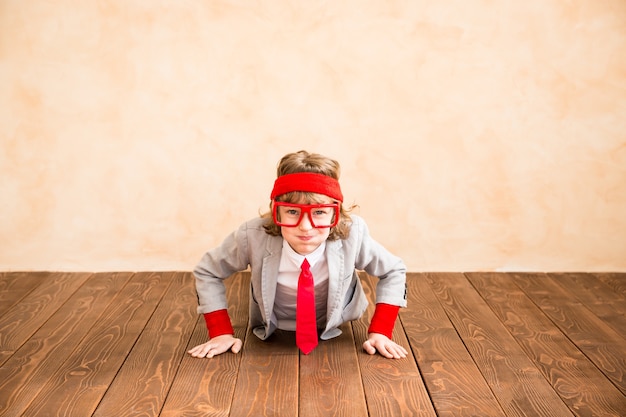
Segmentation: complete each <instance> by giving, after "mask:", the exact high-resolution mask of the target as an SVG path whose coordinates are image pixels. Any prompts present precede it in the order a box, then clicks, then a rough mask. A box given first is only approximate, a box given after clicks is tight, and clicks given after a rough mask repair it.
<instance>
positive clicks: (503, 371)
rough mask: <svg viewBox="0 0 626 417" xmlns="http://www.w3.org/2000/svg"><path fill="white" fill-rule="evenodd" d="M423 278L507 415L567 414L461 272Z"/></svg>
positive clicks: (537, 371) (567, 411)
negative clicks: (429, 285)
mask: <svg viewBox="0 0 626 417" xmlns="http://www.w3.org/2000/svg"><path fill="white" fill-rule="evenodd" d="M426 277H427V280H428V281H429V283H430V284H431V287H432V288H433V291H434V292H435V294H436V295H437V297H438V298H439V300H440V302H441V304H442V305H443V307H444V309H445V310H446V313H447V315H448V317H450V321H451V322H452V323H453V325H454V327H455V329H456V330H457V332H458V333H459V335H460V336H461V338H462V339H463V342H464V344H465V346H466V347H467V350H468V352H469V353H470V354H471V355H472V358H473V359H474V361H475V362H476V364H477V365H478V367H479V368H480V371H481V373H482V374H483V376H484V377H485V380H486V381H487V383H488V384H489V386H490V388H491V390H492V392H493V393H494V395H495V396H496V398H497V399H498V402H499V403H500V404H501V406H502V408H503V409H504V411H505V412H506V414H507V415H510V416H530V415H541V416H554V417H557V416H558V417H563V416H567V415H571V412H570V411H569V410H568V408H567V407H566V406H565V404H564V403H563V402H562V401H561V399H560V398H559V396H558V395H557V394H556V392H555V391H554V389H553V388H552V387H551V386H550V385H549V384H548V383H547V381H546V380H545V378H544V377H543V375H542V374H541V373H540V372H539V370H538V369H537V368H536V367H535V366H534V364H533V363H532V362H531V361H530V360H529V358H528V357H527V356H526V355H525V353H524V352H523V351H522V350H521V349H520V347H519V345H518V344H517V342H516V341H515V339H513V338H512V336H511V335H510V333H509V332H508V331H507V330H506V328H505V327H504V326H503V324H502V323H501V322H500V321H499V320H498V319H497V317H496V316H495V315H494V314H493V312H492V311H491V309H490V308H489V307H488V306H487V305H486V304H485V302H484V300H483V299H482V298H481V297H480V296H479V295H478V293H477V292H476V291H475V290H474V288H473V287H472V286H471V284H470V283H469V282H468V281H467V279H466V278H465V276H464V275H463V274H460V273H457V274H427V275H426Z"/></svg>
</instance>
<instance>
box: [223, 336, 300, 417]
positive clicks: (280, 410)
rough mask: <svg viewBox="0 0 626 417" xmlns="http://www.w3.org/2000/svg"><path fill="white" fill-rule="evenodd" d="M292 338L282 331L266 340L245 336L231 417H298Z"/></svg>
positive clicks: (295, 353) (296, 357)
mask: <svg viewBox="0 0 626 417" xmlns="http://www.w3.org/2000/svg"><path fill="white" fill-rule="evenodd" d="M295 339H296V338H295V333H294V332H284V331H281V330H277V331H276V332H275V333H274V334H272V336H270V337H269V339H268V340H266V341H262V340H260V339H259V338H258V337H256V336H255V335H253V334H252V333H251V332H249V333H248V336H247V337H246V341H245V343H244V346H243V350H242V353H241V355H242V358H241V364H240V366H239V375H238V377H237V384H236V386H235V394H234V396H233V404H232V408H231V411H230V416H231V417H240V416H248V417H262V416H297V415H298V395H299V393H298V386H299V380H298V369H299V366H298V365H299V351H298V348H297V347H296V340H295Z"/></svg>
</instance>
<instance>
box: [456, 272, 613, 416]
mask: <svg viewBox="0 0 626 417" xmlns="http://www.w3.org/2000/svg"><path fill="white" fill-rule="evenodd" d="M466 275H467V277H468V279H469V280H470V282H471V283H472V284H473V286H474V288H476V289H477V291H478V292H479V293H480V295H481V296H482V297H483V299H484V300H485V301H486V302H487V304H488V305H489V307H490V308H491V309H492V311H493V312H494V314H496V316H498V318H499V319H500V321H501V322H502V323H503V324H504V325H505V326H506V327H507V329H508V330H509V332H510V333H511V334H512V335H513V337H514V338H515V339H516V340H517V342H518V344H519V345H520V346H521V347H522V349H523V350H524V352H525V353H526V355H527V356H528V357H529V358H530V359H531V360H532V361H533V363H534V364H535V366H537V369H539V370H541V372H542V373H543V375H544V377H545V378H546V379H547V380H548V381H549V382H550V385H552V387H553V388H554V389H555V391H556V392H557V393H558V394H559V396H560V397H561V398H562V399H563V401H564V402H565V403H566V404H567V405H568V407H569V408H570V410H571V411H572V413H573V414H574V415H577V416H607V417H608V416H613V417H620V416H624V415H626V397H625V396H624V395H623V394H622V393H621V392H620V391H619V390H618V389H617V388H615V386H613V385H612V384H611V383H610V382H609V381H608V380H607V379H606V378H605V377H604V375H603V374H602V373H601V372H600V371H599V370H598V368H596V367H595V365H594V364H593V363H591V361H589V359H588V358H587V357H586V356H585V355H583V354H582V352H580V350H578V348H577V347H576V346H575V345H574V344H573V343H572V342H571V341H570V340H569V339H568V338H567V337H566V336H565V335H564V334H563V333H561V332H560V331H555V329H554V324H553V323H552V321H550V319H549V318H547V317H546V316H545V315H544V314H543V312H542V311H541V310H540V309H539V308H538V307H537V306H536V305H535V304H534V303H533V302H532V301H531V300H530V299H529V298H528V297H527V296H526V294H525V293H524V292H523V291H522V290H521V289H520V288H519V287H518V286H517V285H515V283H514V282H513V281H512V280H511V279H510V276H509V274H498V273H472V274H466ZM567 275H569V274H567Z"/></svg>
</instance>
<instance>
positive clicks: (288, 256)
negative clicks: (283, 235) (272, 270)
mask: <svg viewBox="0 0 626 417" xmlns="http://www.w3.org/2000/svg"><path fill="white" fill-rule="evenodd" d="M325 249H326V242H323V243H322V244H321V245H320V246H319V247H318V248H317V249H315V250H314V251H313V252H312V253H310V254H308V255H306V256H302V255H300V254H299V253H297V252H296V251H294V250H293V249H292V248H291V246H289V243H287V241H286V240H283V249H282V254H281V257H280V266H279V267H278V277H277V278H278V285H277V286H276V298H275V301H274V316H275V319H276V322H277V323H278V328H279V329H282V330H289V331H295V330H296V298H297V295H298V277H299V276H300V267H301V265H302V262H303V261H304V259H305V258H306V259H307V261H309V264H310V268H311V273H312V274H313V281H314V283H315V312H316V318H317V327H318V328H324V326H325V325H326V306H327V301H328V263H327V262H326V254H325Z"/></svg>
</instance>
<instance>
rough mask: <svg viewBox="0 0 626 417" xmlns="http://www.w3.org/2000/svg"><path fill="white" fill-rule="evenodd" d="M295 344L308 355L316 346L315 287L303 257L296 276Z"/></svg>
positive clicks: (307, 264)
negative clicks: (298, 275) (297, 276)
mask: <svg viewBox="0 0 626 417" xmlns="http://www.w3.org/2000/svg"><path fill="white" fill-rule="evenodd" d="M296 303H297V305H296V345H298V347H299V348H300V350H301V351H302V353H304V354H305V355H308V354H309V353H311V352H312V351H313V349H315V346H317V320H316V319H315V287H314V285H313V275H312V274H311V271H310V270H309V261H307V260H306V258H305V259H304V262H302V267H301V271H300V277H299V278H298V298H297V300H296Z"/></svg>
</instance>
